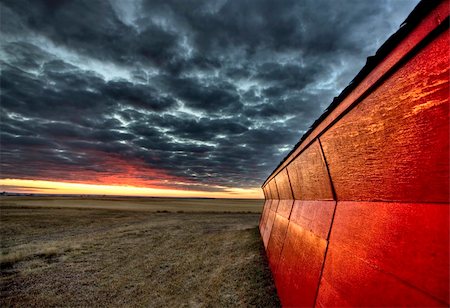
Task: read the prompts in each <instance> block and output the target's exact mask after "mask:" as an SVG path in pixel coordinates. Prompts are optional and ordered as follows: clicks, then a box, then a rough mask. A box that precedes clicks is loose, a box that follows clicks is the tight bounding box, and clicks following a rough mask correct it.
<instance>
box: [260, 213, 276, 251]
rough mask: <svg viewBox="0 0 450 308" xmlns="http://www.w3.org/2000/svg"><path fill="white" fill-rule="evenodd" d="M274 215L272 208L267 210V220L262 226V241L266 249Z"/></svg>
mask: <svg viewBox="0 0 450 308" xmlns="http://www.w3.org/2000/svg"><path fill="white" fill-rule="evenodd" d="M275 215H276V213H275V212H274V211H272V210H269V212H268V213H267V222H266V226H265V228H264V235H263V243H264V247H265V248H266V249H267V244H268V243H269V239H270V234H271V233H272V226H273V222H274V220H275Z"/></svg>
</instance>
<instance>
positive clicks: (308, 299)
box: [275, 222, 327, 307]
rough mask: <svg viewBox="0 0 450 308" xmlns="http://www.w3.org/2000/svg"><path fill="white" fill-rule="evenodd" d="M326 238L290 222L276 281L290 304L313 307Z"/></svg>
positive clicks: (285, 302) (287, 303)
mask: <svg viewBox="0 0 450 308" xmlns="http://www.w3.org/2000/svg"><path fill="white" fill-rule="evenodd" d="M326 246H327V242H326V240H324V239H322V238H320V237H318V236H316V235H315V234H313V233H311V232H309V231H307V230H305V229H303V228H302V227H300V226H298V225H296V224H295V223H292V222H290V223H289V228H288V231H287V234H286V239H285V242H284V248H283V252H282V254H281V257H280V260H279V264H278V268H277V272H276V273H275V283H276V287H277V293H278V295H279V297H280V300H281V303H282V305H283V306H286V307H312V306H313V305H314V299H315V296H316V292H317V288H318V285H319V279H320V272H321V269H322V265H323V262H324V256H325V250H326Z"/></svg>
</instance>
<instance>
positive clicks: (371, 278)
mask: <svg viewBox="0 0 450 308" xmlns="http://www.w3.org/2000/svg"><path fill="white" fill-rule="evenodd" d="M408 257H409V256H407V257H405V259H407V258H408ZM316 304H317V306H319V307H349V306H352V307H368V306H371V307H382V306H384V307H404V306H415V307H436V306H446V305H445V304H444V303H442V302H440V301H438V300H436V299H434V298H433V297H431V296H429V295H428V294H426V293H424V292H422V291H420V290H418V289H416V288H415V287H414V286H411V285H408V284H407V283H405V282H403V281H402V280H400V279H398V278H397V277H395V276H393V275H391V274H389V273H386V272H383V270H381V269H378V268H376V267H374V266H373V265H371V264H368V263H367V262H366V261H365V260H363V259H361V258H359V257H358V256H356V255H355V254H353V253H352V252H347V251H345V252H342V251H340V250H339V249H334V248H329V249H328V251H327V257H326V261H325V268H324V272H323V275H322V279H321V282H320V287H319V293H318V296H317V302H316Z"/></svg>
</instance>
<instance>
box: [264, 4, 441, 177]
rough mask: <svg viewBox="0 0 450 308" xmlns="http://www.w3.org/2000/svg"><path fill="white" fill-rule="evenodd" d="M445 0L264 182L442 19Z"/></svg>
mask: <svg viewBox="0 0 450 308" xmlns="http://www.w3.org/2000/svg"><path fill="white" fill-rule="evenodd" d="M448 7H449V3H448V0H445V1H442V2H441V3H440V4H439V5H438V6H437V7H436V8H435V9H434V10H433V11H432V12H430V13H429V14H428V15H427V16H424V17H423V19H422V20H421V21H420V22H419V23H418V24H417V26H416V27H415V28H414V29H412V31H411V32H410V33H409V34H408V35H407V36H406V37H405V38H404V39H403V40H402V41H400V42H398V45H397V46H395V48H393V50H392V51H391V52H390V53H389V54H388V56H387V57H385V58H384V59H383V61H381V63H379V64H378V65H377V66H376V67H375V68H373V70H372V71H371V72H370V73H369V74H368V75H367V76H366V77H365V78H364V79H363V80H362V81H361V82H360V83H359V84H357V86H356V87H355V88H354V89H353V90H352V91H351V92H350V93H349V94H348V95H346V96H345V97H344V98H343V100H342V101H341V103H340V104H339V105H338V106H336V108H335V109H333V110H332V111H331V112H330V113H329V114H328V115H327V116H326V117H325V119H323V120H322V121H321V122H320V123H319V124H318V125H317V126H316V127H315V128H314V129H313V130H312V131H311V132H310V133H309V134H308V136H307V138H305V139H304V140H303V141H302V142H301V144H299V145H298V147H296V148H295V150H294V151H293V152H292V153H291V155H290V156H289V157H287V158H286V160H285V161H283V163H282V164H281V165H280V166H279V167H277V168H276V169H275V170H274V171H273V172H272V174H271V175H270V176H269V177H268V178H267V179H266V181H265V183H266V182H268V181H270V180H271V179H272V178H273V177H274V176H275V175H276V174H277V172H279V170H281V169H283V168H284V167H286V166H287V165H288V164H289V163H290V162H291V161H292V160H293V159H294V157H296V156H297V155H298V154H299V153H300V152H301V151H303V150H304V149H305V148H306V147H307V145H308V144H309V143H311V142H312V141H313V140H314V139H316V138H317V137H318V136H319V135H320V134H321V133H323V132H324V131H325V130H326V128H327V127H329V126H330V125H331V124H332V123H333V121H335V120H336V119H337V118H338V117H339V116H340V115H341V114H343V113H344V112H345V111H346V110H347V109H348V108H350V107H351V105H352V104H353V103H354V102H355V101H356V100H357V99H358V98H359V97H361V96H362V95H363V94H364V93H365V92H366V91H368V90H369V89H370V88H371V87H372V86H373V84H374V83H376V82H377V81H378V80H379V79H380V78H382V77H383V76H384V75H385V74H386V73H387V72H388V71H389V70H391V69H392V68H393V67H394V66H395V65H396V64H397V63H398V62H400V61H401V60H402V59H403V58H404V57H405V56H406V55H407V54H408V53H409V52H411V50H412V49H413V48H415V47H416V46H417V45H418V44H420V42H421V41H422V40H423V39H424V38H425V37H426V36H427V35H429V34H430V32H432V31H433V30H434V29H435V28H436V27H438V25H440V24H441V23H443V22H446V21H445V19H446V18H447V17H448V16H449V9H448Z"/></svg>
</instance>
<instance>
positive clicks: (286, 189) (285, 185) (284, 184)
mask: <svg viewBox="0 0 450 308" xmlns="http://www.w3.org/2000/svg"><path fill="white" fill-rule="evenodd" d="M275 182H276V184H277V190H278V194H279V196H278V197H279V199H282V200H285V199H287V200H289V199H291V200H292V199H294V198H293V196H292V190H291V184H290V183H289V178H288V174H287V172H286V170H285V169H283V170H282V171H281V172H280V173H279V174H278V175H277V176H276V177H275Z"/></svg>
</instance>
